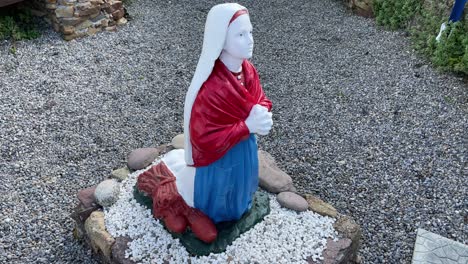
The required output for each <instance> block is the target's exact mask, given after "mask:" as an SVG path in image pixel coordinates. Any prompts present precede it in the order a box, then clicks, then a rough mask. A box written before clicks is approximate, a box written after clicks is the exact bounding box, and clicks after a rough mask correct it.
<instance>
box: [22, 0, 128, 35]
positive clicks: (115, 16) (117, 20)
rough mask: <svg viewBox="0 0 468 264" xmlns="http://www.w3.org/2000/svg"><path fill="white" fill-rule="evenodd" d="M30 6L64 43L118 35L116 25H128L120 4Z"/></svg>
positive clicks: (83, 0)
mask: <svg viewBox="0 0 468 264" xmlns="http://www.w3.org/2000/svg"><path fill="white" fill-rule="evenodd" d="M29 4H30V5H32V8H33V9H35V10H39V12H38V11H36V12H35V13H36V14H39V13H40V14H42V15H44V16H45V19H46V20H47V22H49V23H50V24H51V25H52V26H53V28H54V30H55V31H57V32H60V33H62V35H63V38H64V39H65V40H72V39H75V38H81V37H85V36H91V35H94V34H96V33H97V32H100V31H115V30H116V29H117V25H123V24H126V23H127V20H126V18H125V17H124V16H125V8H124V6H123V3H122V1H121V0H32V1H31V3H29Z"/></svg>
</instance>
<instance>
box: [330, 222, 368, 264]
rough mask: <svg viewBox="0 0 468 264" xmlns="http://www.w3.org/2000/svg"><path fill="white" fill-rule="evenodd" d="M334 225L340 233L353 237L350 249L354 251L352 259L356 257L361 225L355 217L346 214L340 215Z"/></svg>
mask: <svg viewBox="0 0 468 264" xmlns="http://www.w3.org/2000/svg"><path fill="white" fill-rule="evenodd" d="M333 227H334V228H335V230H336V231H337V232H338V233H340V234H342V235H343V236H344V237H346V238H349V239H351V241H352V243H351V246H350V247H349V249H348V250H349V251H350V252H352V254H351V255H350V256H349V257H350V259H355V258H356V257H357V252H358V248H359V241H360V239H361V227H360V226H359V225H358V224H357V223H356V222H355V221H354V220H353V219H351V218H350V217H349V216H345V215H342V216H340V217H339V218H338V220H336V222H335V224H334V225H333Z"/></svg>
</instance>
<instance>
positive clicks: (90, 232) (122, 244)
mask: <svg viewBox="0 0 468 264" xmlns="http://www.w3.org/2000/svg"><path fill="white" fill-rule="evenodd" d="M172 149H173V146H172V145H171V144H168V145H162V146H160V147H157V148H154V149H153V150H154V151H149V152H148V153H149V155H154V152H155V151H156V150H157V152H158V153H159V155H162V154H164V153H167V152H168V151H170V150H172ZM150 163H151V161H150ZM147 165H149V164H147ZM127 171H128V172H130V170H128V168H121V169H118V170H115V171H113V172H112V176H111V177H113V178H116V179H119V180H123V178H124V177H123V176H122V173H126V172H127ZM96 186H97V185H96ZM96 186H93V187H89V188H86V189H82V190H80V191H79V192H78V200H79V203H78V205H77V206H76V207H75V209H74V211H73V213H72V214H71V217H72V218H73V219H74V220H75V229H74V231H73V234H74V237H75V238H76V239H78V240H80V241H83V242H84V244H86V245H87V247H90V248H91V249H92V250H93V252H94V254H96V255H97V257H98V259H99V260H101V262H102V263H112V264H114V263H115V264H133V263H135V262H134V261H132V260H130V259H127V258H125V251H126V250H127V248H128V246H127V244H128V242H130V241H131V239H130V238H128V237H116V238H114V237H112V236H111V235H110V234H109V233H108V232H107V231H106V228H105V222H104V213H103V212H102V207H101V206H100V205H99V204H98V203H97V201H96V198H95V196H94V191H95V190H96ZM303 197H304V198H305V199H306V200H307V202H308V204H309V207H308V210H311V211H314V212H316V213H319V214H321V215H324V216H329V217H333V218H335V219H336V222H335V224H334V228H335V230H336V231H337V233H338V240H337V241H333V240H332V239H329V240H328V241H327V248H326V249H325V251H324V252H323V260H322V261H313V260H312V259H311V258H308V259H306V261H307V262H308V263H309V264H320V263H323V264H335V263H336V264H338V263H340V264H345V263H353V262H354V263H360V257H359V256H358V254H357V253H358V249H359V241H360V238H361V228H360V227H359V225H357V224H356V222H355V221H353V220H352V219H351V218H350V217H348V216H345V215H340V214H339V213H337V212H336V209H335V208H333V206H331V205H330V204H328V203H326V202H324V201H322V200H320V199H319V198H317V197H314V196H312V195H303Z"/></svg>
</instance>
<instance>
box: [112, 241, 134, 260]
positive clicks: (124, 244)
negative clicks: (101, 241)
mask: <svg viewBox="0 0 468 264" xmlns="http://www.w3.org/2000/svg"><path fill="white" fill-rule="evenodd" d="M130 241H131V239H130V238H129V237H117V238H115V243H114V245H112V261H113V263H116V264H134V263H136V262H135V261H133V260H131V259H129V258H126V257H125V251H126V250H127V249H128V243H129V242H130Z"/></svg>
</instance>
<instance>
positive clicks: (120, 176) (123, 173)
mask: <svg viewBox="0 0 468 264" xmlns="http://www.w3.org/2000/svg"><path fill="white" fill-rule="evenodd" d="M111 174H112V178H114V179H116V180H119V181H123V180H125V179H127V178H128V174H130V170H129V169H128V168H127V167H123V168H120V169H117V170H113V171H112V173H111Z"/></svg>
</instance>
